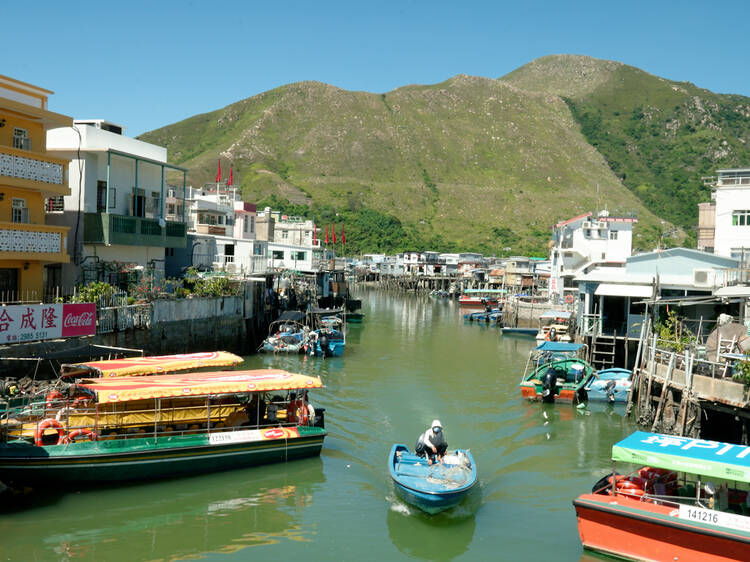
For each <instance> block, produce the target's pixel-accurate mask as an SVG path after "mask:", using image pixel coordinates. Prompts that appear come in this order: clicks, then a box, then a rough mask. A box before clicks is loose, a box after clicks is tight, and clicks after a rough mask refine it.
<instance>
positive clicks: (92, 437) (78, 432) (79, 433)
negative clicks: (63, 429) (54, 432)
mask: <svg viewBox="0 0 750 562" xmlns="http://www.w3.org/2000/svg"><path fill="white" fill-rule="evenodd" d="M76 437H88V438H89V441H96V440H97V439H98V438H99V436H98V435H97V434H96V431H92V430H90V429H85V428H84V429H74V430H73V431H71V432H70V433H68V434H67V435H66V436H65V437H63V439H62V442H63V443H64V444H66V445H68V444H69V443H73V442H74V441H75V440H76Z"/></svg>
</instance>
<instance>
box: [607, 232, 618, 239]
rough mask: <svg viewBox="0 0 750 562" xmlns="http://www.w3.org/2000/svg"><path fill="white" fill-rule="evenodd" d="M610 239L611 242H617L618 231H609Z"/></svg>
mask: <svg viewBox="0 0 750 562" xmlns="http://www.w3.org/2000/svg"><path fill="white" fill-rule="evenodd" d="M609 239H610V240H617V231H616V230H610V231H609Z"/></svg>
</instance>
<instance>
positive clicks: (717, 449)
mask: <svg viewBox="0 0 750 562" xmlns="http://www.w3.org/2000/svg"><path fill="white" fill-rule="evenodd" d="M612 460H614V461H622V462H629V463H633V464H640V465H644V466H650V467H654V468H665V469H667V470H676V471H678V472H687V473H690V474H699V475H701V476H713V477H715V478H723V479H726V480H734V481H736V482H750V447H746V446H744V445H737V444H734V443H722V442H719V441H706V440H704V439H689V438H687V437H675V436H674V435H662V434H659V433H647V432H645V431H636V432H635V433H633V434H632V435H631V436H630V437H627V438H625V439H623V440H622V441H620V442H619V443H615V444H614V445H613V446H612Z"/></svg>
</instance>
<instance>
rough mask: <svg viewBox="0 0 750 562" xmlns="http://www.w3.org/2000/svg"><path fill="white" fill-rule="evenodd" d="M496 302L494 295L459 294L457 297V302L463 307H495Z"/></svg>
mask: <svg viewBox="0 0 750 562" xmlns="http://www.w3.org/2000/svg"><path fill="white" fill-rule="evenodd" d="M497 303H498V300H497V299H496V298H495V297H478V296H476V297H475V296H469V295H461V296H460V297H459V298H458V304H459V305H460V306H461V307H463V308H485V307H488V306H489V307H491V308H496V307H497Z"/></svg>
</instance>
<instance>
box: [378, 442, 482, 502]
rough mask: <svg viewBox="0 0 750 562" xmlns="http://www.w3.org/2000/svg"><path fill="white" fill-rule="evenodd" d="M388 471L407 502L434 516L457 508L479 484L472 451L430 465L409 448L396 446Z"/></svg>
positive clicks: (455, 453) (450, 456)
mask: <svg viewBox="0 0 750 562" xmlns="http://www.w3.org/2000/svg"><path fill="white" fill-rule="evenodd" d="M388 468H389V470H390V473H391V478H392V479H393V483H394V485H395V487H396V491H397V492H398V494H399V495H400V496H401V497H402V498H403V499H404V501H405V502H407V503H410V504H411V505H413V506H415V507H418V508H419V509H421V510H422V511H425V512H427V513H430V514H434V513H439V512H441V511H444V510H446V509H450V508H451V507H455V506H456V505H458V504H459V503H461V500H463V499H464V497H465V496H466V495H467V494H468V493H469V490H471V488H472V487H473V486H474V485H475V484H476V483H477V467H476V465H475V464H474V458H473V457H472V456H471V453H470V452H469V450H468V449H457V450H455V451H453V452H451V453H449V454H446V455H445V456H444V457H443V461H442V462H438V463H434V464H431V465H430V464H428V463H427V459H425V458H423V457H418V456H417V455H415V454H414V453H412V452H410V451H409V448H408V447H407V446H406V445H401V444H396V445H394V446H393V448H392V449H391V454H390V457H389V459H388Z"/></svg>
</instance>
